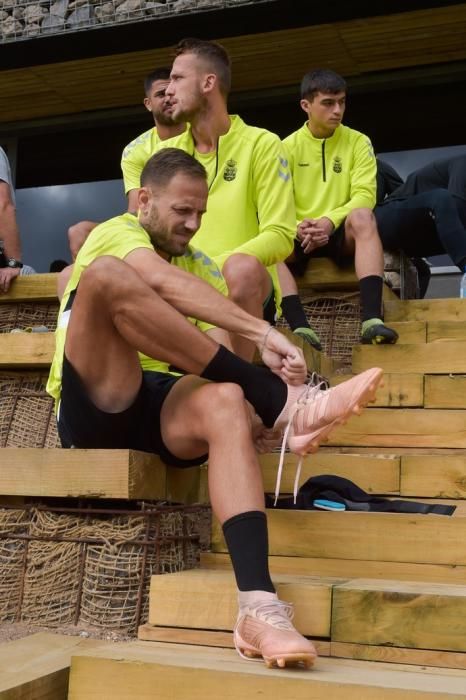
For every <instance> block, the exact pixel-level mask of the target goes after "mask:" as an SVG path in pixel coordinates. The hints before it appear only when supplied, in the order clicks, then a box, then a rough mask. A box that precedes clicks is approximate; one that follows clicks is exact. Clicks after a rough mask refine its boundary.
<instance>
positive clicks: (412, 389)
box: [330, 372, 424, 408]
mask: <svg viewBox="0 0 466 700" xmlns="http://www.w3.org/2000/svg"><path fill="white" fill-rule="evenodd" d="M351 376H353V375H351V374H334V375H332V376H331V377H330V384H331V386H335V385H337V384H340V383H341V382H344V381H346V380H347V379H350V378H351ZM370 405H371V406H374V407H380V408H382V407H390V408H403V407H404V408H415V407H418V406H423V405H424V377H423V375H422V374H419V373H415V374H395V373H388V372H386V373H385V374H384V378H383V386H380V387H379V388H378V389H377V395H376V399H375V401H374V403H371V404H370Z"/></svg>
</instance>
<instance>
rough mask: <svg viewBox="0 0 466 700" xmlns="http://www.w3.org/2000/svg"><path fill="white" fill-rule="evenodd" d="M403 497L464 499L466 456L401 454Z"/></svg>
mask: <svg viewBox="0 0 466 700" xmlns="http://www.w3.org/2000/svg"><path fill="white" fill-rule="evenodd" d="M400 492H401V494H402V495H403V496H418V497H428V498H466V457H465V455H458V456H456V455H403V456H402V457H401V482H400Z"/></svg>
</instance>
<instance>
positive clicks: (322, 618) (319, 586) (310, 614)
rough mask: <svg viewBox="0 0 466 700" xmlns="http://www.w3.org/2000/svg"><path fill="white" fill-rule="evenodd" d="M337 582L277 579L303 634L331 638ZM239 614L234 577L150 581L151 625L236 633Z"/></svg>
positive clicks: (194, 573)
mask: <svg viewBox="0 0 466 700" xmlns="http://www.w3.org/2000/svg"><path fill="white" fill-rule="evenodd" d="M335 581H338V579H333V580H323V579H317V578H313V577H310V576H309V577H307V576H296V577H293V576H286V575H283V574H282V575H279V576H277V577H276V580H275V585H276V588H277V593H278V596H279V598H282V599H283V600H289V601H290V602H292V603H294V604H295V617H294V623H295V624H296V627H297V629H299V631H300V632H301V633H302V634H305V635H309V636H315V637H329V636H330V608H331V597H332V586H333V584H334V583H335ZM193 600H195V601H196V604H195V605H193V604H192V602H193ZM237 613H238V590H237V588H236V583H235V579H234V576H233V574H232V572H231V571H228V570H225V571H215V570H207V571H203V570H202V569H200V570H199V569H196V570H191V571H182V572H180V573H176V574H171V575H170V576H152V578H151V585H150V594H149V618H148V622H149V624H151V625H157V626H165V627H188V628H190V629H210V630H233V627H234V625H235V622H236V617H237Z"/></svg>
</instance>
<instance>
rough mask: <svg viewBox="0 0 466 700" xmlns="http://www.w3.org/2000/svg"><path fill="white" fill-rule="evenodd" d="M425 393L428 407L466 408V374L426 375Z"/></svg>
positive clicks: (425, 402) (425, 404)
mask: <svg viewBox="0 0 466 700" xmlns="http://www.w3.org/2000/svg"><path fill="white" fill-rule="evenodd" d="M465 325H466V324H465ZM424 393H425V396H424V406H425V407H426V408H466V376H464V375H461V374H448V375H442V374H440V375H426V377H425V379H424Z"/></svg>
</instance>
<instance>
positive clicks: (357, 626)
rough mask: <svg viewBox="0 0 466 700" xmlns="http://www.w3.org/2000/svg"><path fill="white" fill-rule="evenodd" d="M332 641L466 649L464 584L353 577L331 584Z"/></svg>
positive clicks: (461, 650) (433, 648)
mask: <svg viewBox="0 0 466 700" xmlns="http://www.w3.org/2000/svg"><path fill="white" fill-rule="evenodd" d="M331 638H332V641H336V642H352V643H354V644H374V645H381V646H397V647H408V648H410V649H432V650H439V651H460V652H465V651H466V586H448V585H446V584H440V583H436V584H434V583H429V584H426V583H419V582H411V581H405V582H404V583H403V582H401V581H373V580H365V579H360V580H355V581H349V582H348V583H344V584H341V585H337V586H335V587H334V589H333V604H332V637H331Z"/></svg>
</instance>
